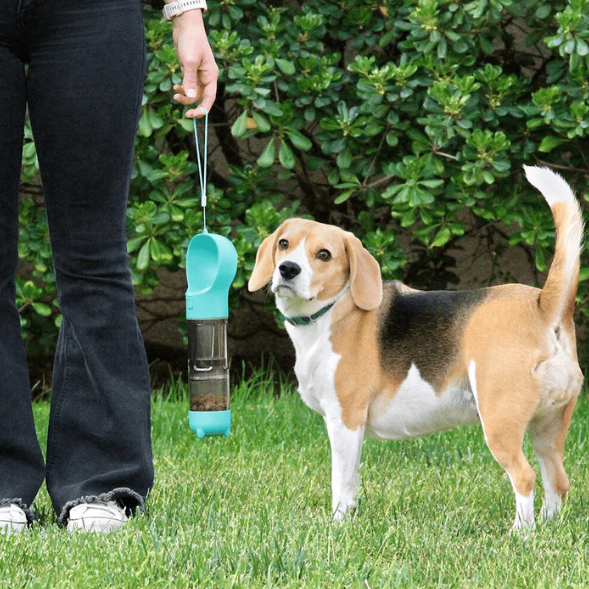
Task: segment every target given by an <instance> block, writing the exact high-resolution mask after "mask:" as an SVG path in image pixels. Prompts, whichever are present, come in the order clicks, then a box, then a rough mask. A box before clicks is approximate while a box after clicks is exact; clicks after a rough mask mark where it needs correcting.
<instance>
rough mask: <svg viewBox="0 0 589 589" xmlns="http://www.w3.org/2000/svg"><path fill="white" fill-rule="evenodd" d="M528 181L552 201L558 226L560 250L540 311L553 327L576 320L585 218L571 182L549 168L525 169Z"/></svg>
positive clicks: (549, 275)
mask: <svg viewBox="0 0 589 589" xmlns="http://www.w3.org/2000/svg"><path fill="white" fill-rule="evenodd" d="M524 169H525V172H526V178H527V179H528V181H529V182H530V184H532V186H535V187H536V188H537V189H538V190H539V191H540V192H541V193H542V196H544V198H545V199H546V201H547V202H548V205H549V206H550V209H551V210H552V216H553V217H554V225H555V227H556V248H555V252H554V259H553V260H552V265H551V266H550V271H549V272H548V278H547V279H546V283H545V284H544V288H543V289H542V294H541V295H540V299H539V304H540V309H541V310H542V312H543V314H544V315H545V317H546V320H547V321H548V322H549V323H550V324H551V325H557V324H559V323H560V322H561V321H563V320H566V319H569V318H572V316H573V312H574V310H575V295H576V294H577V286H578V284H579V261H580V255H581V243H582V240H583V217H582V215H581V209H580V207H579V203H578V202H577V199H576V198H575V195H574V194H573V191H572V190H571V187H570V186H569V185H568V184H567V182H566V181H565V180H564V179H563V178H562V176H560V175H559V174H557V173H556V172H553V171H552V170H550V169H548V168H538V167H530V166H524Z"/></svg>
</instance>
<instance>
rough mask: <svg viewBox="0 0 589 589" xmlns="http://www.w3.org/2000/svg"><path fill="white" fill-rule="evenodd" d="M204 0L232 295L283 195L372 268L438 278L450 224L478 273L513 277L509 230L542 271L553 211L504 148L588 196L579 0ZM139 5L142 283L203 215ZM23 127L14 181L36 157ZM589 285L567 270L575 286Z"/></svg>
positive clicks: (413, 279)
mask: <svg viewBox="0 0 589 589" xmlns="http://www.w3.org/2000/svg"><path fill="white" fill-rule="evenodd" d="M160 4H161V3H160ZM210 4H211V5H210V8H209V12H208V15H207V16H206V20H207V23H208V31H209V36H210V39H211V44H212V46H213V48H214V50H215V53H216V57H217V60H218V64H219V67H220V70H221V73H220V84H219V92H218V99H217V102H216V106H215V108H214V109H213V112H212V114H211V125H212V129H213V131H212V132H213V133H214V135H215V136H216V142H215V143H216V145H217V147H216V148H215V150H214V153H213V154H212V155H211V157H212V159H213V161H214V162H216V163H215V167H214V168H212V169H211V170H210V175H209V195H210V196H209V202H210V212H209V224H210V228H211V229H212V230H214V231H216V232H219V233H223V234H226V235H229V236H230V237H231V238H232V240H233V242H234V243H235V246H236V247H237V250H238V252H239V271H238V275H237V278H236V282H235V287H236V289H235V290H234V294H233V295H232V297H233V299H232V304H233V305H234V306H236V305H239V304H240V301H241V299H242V297H243V293H244V288H245V284H246V281H247V278H248V276H249V274H250V272H251V270H252V267H253V263H254V257H255V252H256V248H257V246H258V245H259V244H260V242H261V240H262V239H263V238H264V237H266V236H267V235H268V234H269V233H270V232H271V231H273V230H274V229H275V227H276V226H277V225H278V224H279V223H280V222H281V221H282V220H283V219H285V218H287V217H289V216H292V215H295V214H297V215H301V214H302V215H309V216H311V217H313V218H315V219H317V220H319V221H323V222H330V223H335V224H338V225H340V226H342V227H344V228H346V229H350V230H352V231H354V232H355V233H356V234H357V235H358V236H359V237H360V238H361V239H362V240H363V241H364V243H365V244H366V245H367V247H368V248H369V249H370V250H371V251H372V252H373V254H374V255H375V256H376V258H377V259H378V260H379V262H380V264H381V266H382V269H383V273H384V275H385V277H386V278H392V277H396V278H402V279H406V280H407V281H408V282H409V283H410V284H411V285H412V286H416V287H422V288H430V289H432V288H446V287H448V286H451V285H453V284H456V283H457V282H458V280H459V277H460V275H461V272H463V271H464V269H463V268H456V260H455V255H456V251H457V248H460V247H464V245H463V244H464V243H465V242H464V241H463V240H464V239H465V238H471V240H476V241H470V242H467V243H478V244H479V245H480V244H482V245H483V246H484V248H483V250H484V251H488V252H491V253H490V255H491V256H492V258H493V261H494V263H493V265H492V271H491V273H490V275H489V276H487V277H485V280H484V283H485V284H491V283H495V282H498V281H504V280H514V279H516V278H517V277H514V276H510V275H508V274H507V273H506V272H504V271H502V270H501V260H502V256H503V255H504V252H505V251H506V250H507V249H508V248H521V249H522V250H523V251H524V252H525V254H526V256H527V257H528V258H529V260H530V262H531V264H532V266H533V269H534V272H537V274H536V276H537V277H538V280H539V282H541V281H542V279H541V276H540V273H544V272H546V269H547V259H548V258H549V257H550V256H551V254H552V249H553V245H554V226H553V221H552V218H551V214H550V210H549V208H548V207H547V206H546V205H545V204H544V203H543V201H542V198H541V196H540V195H539V194H538V193H537V192H536V191H535V190H534V189H533V188H532V187H531V186H529V185H528V184H527V183H526V182H525V180H524V179H523V174H522V168H521V167H522V164H524V163H525V164H534V163H542V162H543V161H545V160H546V161H549V162H550V163H551V164H553V165H555V167H556V168H557V169H562V170H563V171H564V175H565V176H566V178H567V180H569V181H570V182H571V183H572V184H573V186H575V187H576V190H577V193H578V194H579V196H580V197H581V199H583V197H584V198H585V200H589V195H587V194H585V193H586V192H587V174H588V173H589V162H588V161H587V158H588V157H589V149H588V147H589V143H588V141H587V129H588V127H589V45H588V43H589V0H570V1H569V2H564V1H560V0H556V1H553V2H548V1H546V0H518V1H517V2H514V1H512V0H477V1H473V2H452V1H445V0H419V1H418V0H403V1H399V0H390V1H387V0H382V2H379V1H376V0H346V2H337V1H334V0H307V1H306V2H302V3H300V4H298V3H273V2H271V3H261V2H255V1H254V0H222V1H221V2H215V1H214V0H211V3H210ZM152 8H153V9H157V8H159V4H158V3H157V2H154V3H153V6H151V5H150V4H147V5H146V12H145V15H146V35H147V42H148V51H149V57H148V59H149V61H148V68H149V73H148V79H147V85H146V88H145V98H144V101H143V116H142V118H141V124H140V128H139V136H138V138H137V144H136V156H135V158H136V164H135V169H134V175H133V184H132V189H131V198H130V206H129V210H128V229H129V252H130V253H131V257H132V266H133V271H134V280H135V283H136V285H137V287H138V288H139V289H140V290H141V291H142V292H143V293H150V292H151V291H153V289H154V288H155V287H156V286H157V285H158V274H157V271H158V269H160V268H169V269H172V270H177V269H181V268H182V267H183V263H184V262H183V260H184V254H185V250H186V246H187V243H188V240H189V238H190V237H191V236H192V235H193V234H195V233H196V232H198V231H199V230H200V227H201V224H202V216H201V211H200V209H199V206H198V189H197V175H196V165H195V163H194V162H195V161H196V156H195V152H194V141H193V137H192V134H191V133H192V126H191V125H192V123H191V121H188V120H186V119H183V118H182V115H183V110H182V108H181V107H179V106H178V105H173V104H172V103H171V101H170V97H171V91H170V90H171V87H172V84H173V83H181V72H180V68H179V66H178V64H177V60H176V56H175V53H174V50H173V47H172V42H171V27H170V25H169V24H168V23H163V22H161V20H160V16H159V11H156V10H151V9H152ZM27 137H28V139H27V145H26V147H25V154H24V170H23V179H24V180H25V181H26V180H30V179H31V178H32V177H33V176H34V175H35V174H36V172H37V169H36V158H35V153H34V145H33V144H32V143H31V142H30V133H29V134H28V135H27ZM225 170H227V172H225ZM22 224H23V234H22V240H21V248H20V253H21V256H22V258H23V259H24V260H26V261H28V262H31V263H32V268H33V269H32V276H31V277H30V279H29V280H28V281H27V282H25V281H24V279H23V280H22V281H21V282H19V305H20V306H21V308H22V317H23V323H24V325H25V327H26V333H27V336H28V337H29V338H33V339H34V340H35V341H37V342H38V343H41V344H42V345H47V344H46V341H45V340H41V339H40V335H39V334H43V337H45V338H46V337H47V335H48V333H50V330H48V324H49V323H50V322H52V321H57V320H58V318H59V315H58V309H57V307H56V305H55V303H54V298H55V287H54V285H53V274H52V272H51V263H50V257H49V251H48V249H47V246H46V244H45V241H44V240H45V239H46V233H47V232H46V228H45V224H44V221H43V219H42V216H41V215H40V214H39V206H38V205H37V204H36V201H34V200H33V199H31V200H29V201H27V202H25V203H24V205H23V208H22ZM481 255H482V254H481ZM587 278H589V266H583V268H582V271H581V279H582V280H583V281H585V280H586V279H587ZM588 293H589V289H588V288H587V282H582V283H581V288H580V293H579V300H580V301H582V303H584V302H585V300H586V298H587V295H588ZM579 310H580V313H581V315H588V316H589V310H588V309H587V308H585V306H584V304H582V305H580V309H579Z"/></svg>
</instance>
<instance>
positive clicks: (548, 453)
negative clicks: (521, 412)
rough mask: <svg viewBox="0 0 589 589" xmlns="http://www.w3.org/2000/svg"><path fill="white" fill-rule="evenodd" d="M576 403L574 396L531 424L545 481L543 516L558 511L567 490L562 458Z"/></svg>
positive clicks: (535, 448)
mask: <svg viewBox="0 0 589 589" xmlns="http://www.w3.org/2000/svg"><path fill="white" fill-rule="evenodd" d="M576 403H577V398H576V397H573V398H572V399H571V400H570V401H569V403H568V404H567V405H565V406H564V407H560V408H559V409H554V410H552V411H549V412H547V413H545V414H544V415H542V416H541V417H540V418H538V419H536V420H534V421H533V422H532V423H531V424H530V428H529V432H530V438H531V440H532V445H533V446H534V452H535V454H536V460H537V461H538V464H539V465H540V472H541V473H542V484H543V485H544V503H543V505H542V517H543V518H545V519H550V518H552V517H554V516H555V515H556V514H557V513H558V511H559V510H560V506H561V504H562V501H563V499H564V498H565V496H566V494H567V492H568V490H569V486H570V484H569V479H568V477H567V474H566V472H565V470H564V466H563V464H562V461H563V457H564V442H565V439H566V436H567V433H568V430H569V425H570V423H571V417H572V415H573V411H574V409H575V405H576Z"/></svg>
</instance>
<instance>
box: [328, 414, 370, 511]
mask: <svg viewBox="0 0 589 589" xmlns="http://www.w3.org/2000/svg"><path fill="white" fill-rule="evenodd" d="M325 423H326V424H327V433H328V435H329V441H330V443H331V490H332V508H333V517H334V518H335V519H336V520H337V521H341V520H342V519H343V517H344V515H345V513H346V511H347V510H348V509H349V508H350V507H353V506H354V505H355V502H354V497H355V496H356V491H357V490H358V484H359V483H360V455H361V454H362V443H363V441H364V425H361V426H359V427H358V428H357V429H356V430H350V429H348V428H347V427H346V426H345V425H344V424H343V423H342V420H341V419H339V418H338V419H332V418H330V417H329V416H326V418H325Z"/></svg>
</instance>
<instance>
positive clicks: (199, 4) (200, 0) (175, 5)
mask: <svg viewBox="0 0 589 589" xmlns="http://www.w3.org/2000/svg"><path fill="white" fill-rule="evenodd" d="M196 8H201V9H202V10H205V11H206V9H207V3H206V0H174V2H170V3H169V4H166V5H165V6H164V9H163V10H162V13H163V15H164V18H165V19H166V20H172V19H173V18H174V17H176V16H180V15H181V14H183V13H184V12H187V11H188V10H195V9H196Z"/></svg>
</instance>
